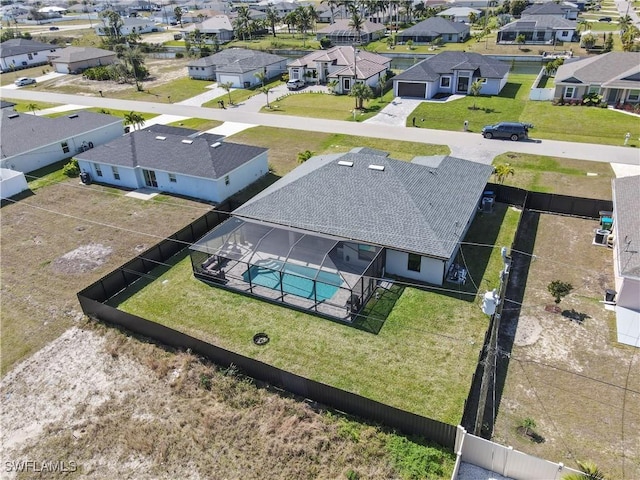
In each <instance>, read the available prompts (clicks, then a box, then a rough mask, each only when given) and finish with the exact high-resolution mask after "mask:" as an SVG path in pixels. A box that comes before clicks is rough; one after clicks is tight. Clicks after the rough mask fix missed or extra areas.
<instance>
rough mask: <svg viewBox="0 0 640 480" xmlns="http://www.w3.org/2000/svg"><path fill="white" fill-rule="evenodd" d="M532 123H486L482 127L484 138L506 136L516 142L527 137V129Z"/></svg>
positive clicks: (531, 126)
mask: <svg viewBox="0 0 640 480" xmlns="http://www.w3.org/2000/svg"><path fill="white" fill-rule="evenodd" d="M530 128H533V125H530V124H528V123H519V122H500V123H496V124H495V125H487V126H486V127H483V128H482V132H481V133H482V136H483V137H484V138H508V139H510V140H513V141H514V142H517V141H518V140H526V139H527V138H529V129H530Z"/></svg>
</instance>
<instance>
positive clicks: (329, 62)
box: [287, 47, 391, 93]
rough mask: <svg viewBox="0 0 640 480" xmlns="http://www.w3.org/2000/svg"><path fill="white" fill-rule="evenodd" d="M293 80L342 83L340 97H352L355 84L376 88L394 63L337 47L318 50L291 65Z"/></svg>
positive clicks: (338, 87)
mask: <svg viewBox="0 0 640 480" xmlns="http://www.w3.org/2000/svg"><path fill="white" fill-rule="evenodd" d="M287 68H288V70H289V79H291V80H296V79H301V80H304V81H305V82H307V83H314V84H315V83H319V84H324V83H327V82H330V81H332V80H337V81H338V86H337V88H336V89H335V91H336V92H337V93H348V92H349V91H350V90H351V86H352V85H353V82H354V80H356V74H355V72H356V71H357V81H358V82H364V83H366V84H367V85H369V86H371V87H375V86H376V85H377V83H378V80H379V79H380V78H381V77H383V76H385V75H386V73H387V71H388V70H389V69H390V68H391V59H390V58H389V57H385V56H383V55H378V54H376V53H371V52H367V51H365V50H360V49H354V48H353V47H333V48H330V49H329V50H318V51H315V52H312V53H310V54H309V55H305V56H304V57H301V58H298V59H296V60H293V61H292V62H289V63H288V64H287Z"/></svg>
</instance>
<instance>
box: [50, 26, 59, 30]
mask: <svg viewBox="0 0 640 480" xmlns="http://www.w3.org/2000/svg"><path fill="white" fill-rule="evenodd" d="M49 30H60V28H59V27H49Z"/></svg>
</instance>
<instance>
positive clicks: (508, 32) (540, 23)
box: [496, 15, 579, 45]
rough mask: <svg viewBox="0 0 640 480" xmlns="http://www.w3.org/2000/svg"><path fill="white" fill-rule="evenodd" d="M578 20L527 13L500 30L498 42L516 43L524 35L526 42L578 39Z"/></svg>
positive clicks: (553, 42) (536, 43)
mask: <svg viewBox="0 0 640 480" xmlns="http://www.w3.org/2000/svg"><path fill="white" fill-rule="evenodd" d="M577 25H578V24H577V22H576V21H575V20H567V19H566V18H563V17H560V16H555V15H527V16H523V17H522V18H520V19H519V20H516V21H514V22H511V23H508V24H507V25H505V26H504V27H502V28H500V30H498V38H497V40H496V41H497V43H502V44H515V43H516V39H517V38H518V37H519V36H520V35H522V36H523V37H524V43H525V44H531V45H541V44H547V45H554V44H555V42H557V41H561V42H573V41H578V38H579V35H576V28H577Z"/></svg>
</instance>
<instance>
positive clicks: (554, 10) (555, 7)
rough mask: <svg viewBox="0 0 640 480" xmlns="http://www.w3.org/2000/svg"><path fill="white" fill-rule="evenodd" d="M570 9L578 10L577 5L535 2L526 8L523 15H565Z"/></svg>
mask: <svg viewBox="0 0 640 480" xmlns="http://www.w3.org/2000/svg"><path fill="white" fill-rule="evenodd" d="M568 11H574V12H577V11H578V8H577V7H572V6H570V5H559V4H557V3H554V2H546V3H535V4H533V5H531V6H529V7H527V8H525V9H524V11H523V12H522V16H523V17H524V16H527V15H559V16H563V15H564V14H565V13H566V12H568Z"/></svg>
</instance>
